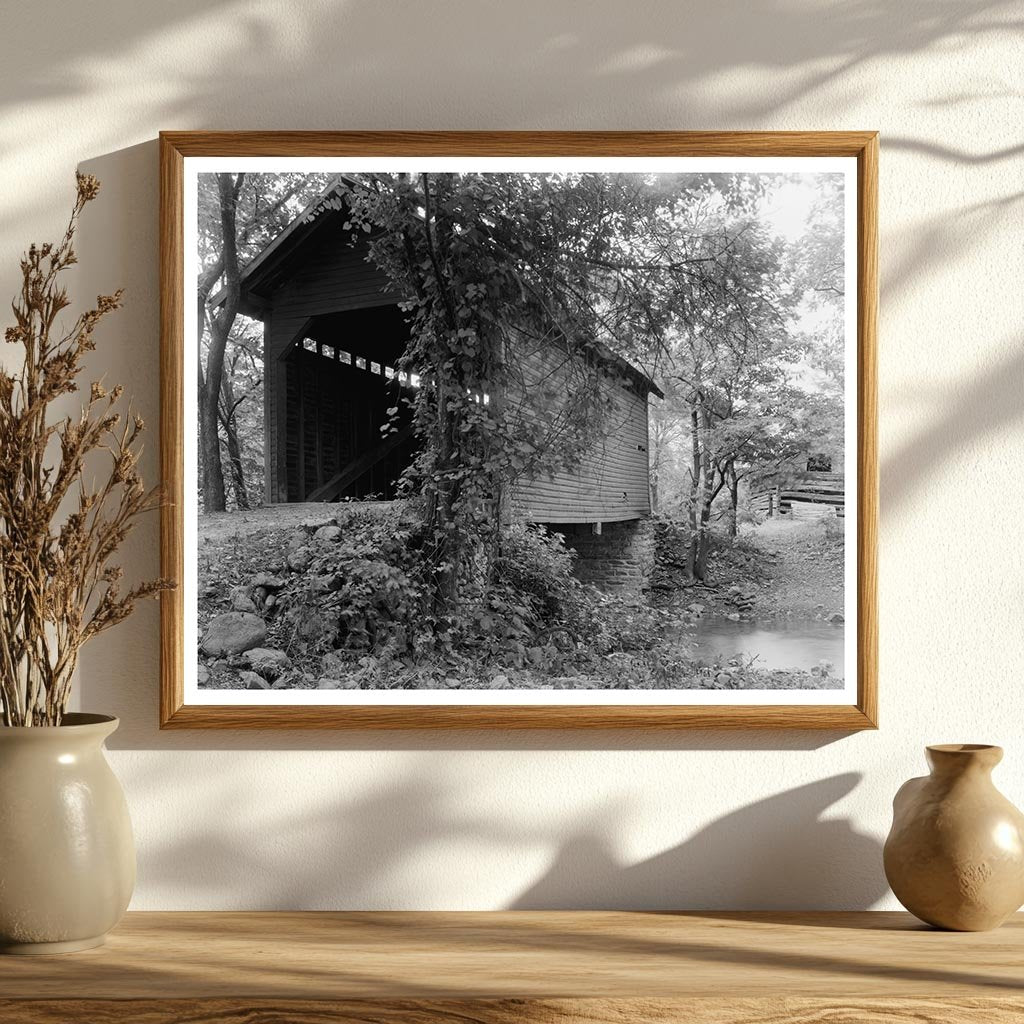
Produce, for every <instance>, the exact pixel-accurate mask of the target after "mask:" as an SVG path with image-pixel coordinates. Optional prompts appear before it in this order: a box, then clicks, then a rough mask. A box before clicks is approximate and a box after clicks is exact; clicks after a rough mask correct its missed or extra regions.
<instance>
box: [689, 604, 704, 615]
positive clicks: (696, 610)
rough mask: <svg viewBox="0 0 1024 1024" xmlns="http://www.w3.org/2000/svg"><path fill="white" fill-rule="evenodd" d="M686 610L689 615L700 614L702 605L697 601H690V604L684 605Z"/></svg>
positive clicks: (702, 610)
mask: <svg viewBox="0 0 1024 1024" xmlns="http://www.w3.org/2000/svg"><path fill="white" fill-rule="evenodd" d="M686 610H687V611H688V612H689V613H690V614H691V615H702V614H703V613H704V605H702V604H701V603H700V602H699V601H692V602H690V604H688V605H687V606H686Z"/></svg>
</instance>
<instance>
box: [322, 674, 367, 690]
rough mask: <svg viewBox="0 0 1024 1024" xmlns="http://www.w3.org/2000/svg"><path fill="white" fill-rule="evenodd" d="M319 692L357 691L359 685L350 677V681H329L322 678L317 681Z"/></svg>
mask: <svg viewBox="0 0 1024 1024" xmlns="http://www.w3.org/2000/svg"><path fill="white" fill-rule="evenodd" d="M316 688H317V689H318V690H357V689H359V684H358V683H357V682H356V681H355V679H353V678H352V677H351V676H349V678H348V679H328V678H326V677H322V678H320V679H318V680H317V681H316Z"/></svg>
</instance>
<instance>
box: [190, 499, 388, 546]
mask: <svg viewBox="0 0 1024 1024" xmlns="http://www.w3.org/2000/svg"><path fill="white" fill-rule="evenodd" d="M392 504H394V503H393V502H389V501H347V502H332V501H306V502H296V503H295V504H292V505H265V506H264V507H263V508H254V509H252V510H251V511H249V512H212V513H209V514H204V515H200V516H199V543H200V544H219V543H222V542H224V541H228V540H236V539H239V538H244V537H251V536H252V535H253V534H256V533H259V532H260V531H261V530H266V529H273V530H280V531H282V532H285V531H287V530H294V529H297V528H298V527H300V526H302V525H303V524H307V525H313V526H323V525H324V524H325V523H330V522H332V521H333V519H334V517H335V516H336V515H337V514H338V512H339V511H340V510H344V511H346V512H348V511H354V510H358V509H359V508H361V507H363V506H366V507H372V508H375V509H380V508H384V507H390V506H391V505H392Z"/></svg>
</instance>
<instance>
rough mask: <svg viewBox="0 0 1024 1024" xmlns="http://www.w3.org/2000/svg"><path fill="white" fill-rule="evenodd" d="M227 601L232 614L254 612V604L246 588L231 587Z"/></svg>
mask: <svg viewBox="0 0 1024 1024" xmlns="http://www.w3.org/2000/svg"><path fill="white" fill-rule="evenodd" d="M228 600H229V602H230V604H231V610H232V611H233V612H254V611H256V602H255V601H253V599H252V595H251V594H250V593H249V588H248V587H232V588H231V593H230V595H229V597H228Z"/></svg>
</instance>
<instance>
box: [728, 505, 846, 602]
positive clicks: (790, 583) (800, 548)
mask: <svg viewBox="0 0 1024 1024" xmlns="http://www.w3.org/2000/svg"><path fill="white" fill-rule="evenodd" d="M833 529H834V528H830V529H828V530H827V529H826V524H825V521H824V520H821V519H818V520H808V519H795V518H794V519H784V518H775V519H768V520H766V521H765V522H764V523H762V524H761V525H760V526H757V527H755V528H754V529H752V530H750V531H749V532H748V533H746V534H745V535H744V539H745V540H746V541H747V542H748V544H750V546H751V547H753V548H755V549H757V550H759V551H760V552H761V553H762V554H763V556H764V557H763V559H762V560H761V564H762V566H763V573H764V576H763V578H762V580H761V584H760V586H759V588H758V592H757V595H756V598H755V602H754V613H755V615H756V616H758V617H761V616H766V617H767V616H772V617H778V616H786V617H791V618H800V619H823V620H826V621H827V620H830V619H831V618H832V617H833V616H835V615H842V614H843V600H844V594H843V571H844V569H843V543H842V538H841V537H840V536H835V535H834V534H833V533H832V530H833Z"/></svg>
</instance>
